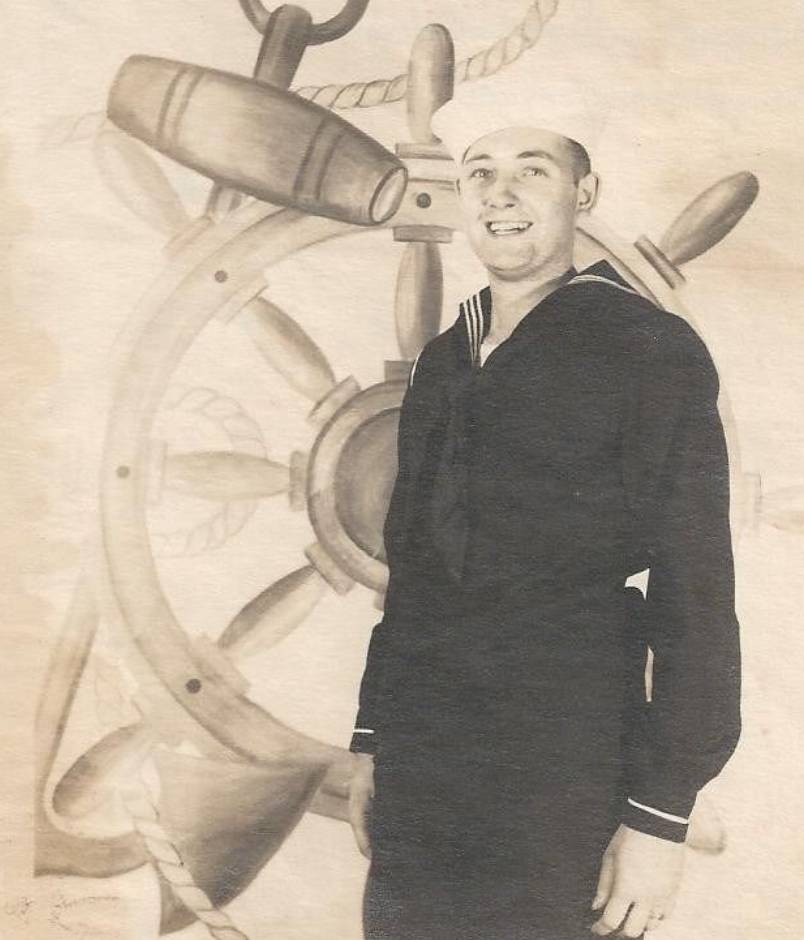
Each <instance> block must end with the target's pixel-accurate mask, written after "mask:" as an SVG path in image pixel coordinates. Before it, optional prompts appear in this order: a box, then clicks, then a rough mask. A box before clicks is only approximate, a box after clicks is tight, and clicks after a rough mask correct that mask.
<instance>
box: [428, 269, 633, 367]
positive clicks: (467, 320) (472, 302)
mask: <svg viewBox="0 0 804 940" xmlns="http://www.w3.org/2000/svg"><path fill="white" fill-rule="evenodd" d="M583 283H597V284H608V285H609V287H616V288H617V290H621V291H625V293H627V294H637V293H638V292H637V291H636V290H634V288H633V287H629V286H628V285H626V284H620V283H619V282H618V281H613V280H612V279H611V278H608V277H604V276H603V275H601V274H584V273H581V274H576V275H575V277H573V278H571V279H570V280H569V281H567V283H566V284H565V285H564V287H569V285H570V284H583ZM459 307H460V312H461V315H462V316H463V319H464V326H465V327H466V337H467V340H468V342H469V355H470V357H471V360H472V362H473V363H474V362H477V361H478V360H479V358H480V346H481V344H482V342H483V303H482V300H481V298H480V292H478V293H476V294H472V296H471V297H469V298H468V299H467V300H465V301H463V302H461V304H460V305H459ZM414 368H415V365H414ZM412 378H413V373H411V379H412Z"/></svg>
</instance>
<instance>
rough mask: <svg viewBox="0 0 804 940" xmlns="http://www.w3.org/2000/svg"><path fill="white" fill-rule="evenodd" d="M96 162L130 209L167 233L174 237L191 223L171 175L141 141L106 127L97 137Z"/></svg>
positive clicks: (118, 195) (107, 182) (158, 229)
mask: <svg viewBox="0 0 804 940" xmlns="http://www.w3.org/2000/svg"><path fill="white" fill-rule="evenodd" d="M95 161H96V163H97V166H98V169H99V170H100V173H101V176H102V177H103V180H104V182H105V183H106V185H107V186H108V187H109V188H110V189H111V190H112V191H113V192H114V194H115V195H116V196H117V197H118V199H120V201H121V202H122V203H123V204H124V205H125V206H126V208H128V209H130V210H131V212H133V213H134V214H135V215H137V216H139V217H140V218H141V219H143V221H145V222H147V223H148V224H149V225H151V226H152V227H153V228H155V229H156V230H157V231H159V232H162V234H163V235H165V236H167V237H173V236H174V235H176V234H177V232H180V231H182V230H183V229H184V228H185V227H186V226H187V225H189V224H190V217H189V216H188V215H187V212H186V210H185V208H184V206H183V204H182V202H181V199H180V198H179V196H178V194H177V193H176V191H175V190H174V189H173V186H172V185H171V183H170V182H169V180H168V178H167V176H165V174H164V172H163V170H162V168H161V167H160V166H159V164H158V163H157V162H156V160H155V159H154V158H153V157H152V156H151V154H150V153H149V151H148V150H147V149H146V148H145V147H143V145H142V144H141V143H139V141H137V140H134V138H132V137H129V136H128V135H127V134H122V133H120V131H118V130H117V129H116V128H113V127H105V128H104V129H103V130H101V132H100V133H99V134H98V136H97V137H96V138H95Z"/></svg>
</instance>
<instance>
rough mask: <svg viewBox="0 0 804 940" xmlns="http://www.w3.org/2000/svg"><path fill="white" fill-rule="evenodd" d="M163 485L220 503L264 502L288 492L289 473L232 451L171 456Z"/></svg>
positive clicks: (266, 462) (282, 467)
mask: <svg viewBox="0 0 804 940" xmlns="http://www.w3.org/2000/svg"><path fill="white" fill-rule="evenodd" d="M164 485H165V487H166V488H167V489H171V490H174V491H176V492H179V493H185V494H187V495H189V496H196V497H198V498H199V499H209V500H215V501H217V502H228V501H230V500H235V499H263V498H265V497H268V496H275V495H276V494H277V493H286V492H287V491H288V489H289V488H290V470H289V468H288V467H287V466H285V465H284V464H280V463H275V462H274V461H273V460H267V459H266V458H264V457H254V456H252V455H251V454H238V453H234V452H231V451H198V452H197V453H188V454H170V455H169V456H168V457H166V459H165V483H164Z"/></svg>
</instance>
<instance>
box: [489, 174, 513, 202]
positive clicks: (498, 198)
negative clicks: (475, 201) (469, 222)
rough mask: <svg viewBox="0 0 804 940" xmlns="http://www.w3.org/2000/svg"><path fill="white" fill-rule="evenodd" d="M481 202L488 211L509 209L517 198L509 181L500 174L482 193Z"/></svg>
mask: <svg viewBox="0 0 804 940" xmlns="http://www.w3.org/2000/svg"><path fill="white" fill-rule="evenodd" d="M483 202H484V203H485V205H486V206H487V207H488V208H489V209H511V208H513V207H514V206H515V205H516V204H517V202H518V198H517V195H516V192H515V191H514V187H513V186H512V185H511V180H510V179H509V178H508V177H507V176H503V175H502V174H500V175H499V176H497V177H496V178H495V179H494V181H493V182H492V183H491V184H490V185H489V187H488V188H487V189H486V191H485V193H484V199H483Z"/></svg>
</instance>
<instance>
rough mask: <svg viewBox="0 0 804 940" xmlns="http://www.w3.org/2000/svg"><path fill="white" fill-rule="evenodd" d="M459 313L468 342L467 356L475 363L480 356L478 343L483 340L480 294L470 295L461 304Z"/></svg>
mask: <svg viewBox="0 0 804 940" xmlns="http://www.w3.org/2000/svg"><path fill="white" fill-rule="evenodd" d="M460 311H461V314H462V315H463V319H464V326H465V327H466V337H467V339H468V341H469V355H470V357H471V360H472V362H476V361H477V357H478V355H479V354H480V343H481V341H482V339H483V307H482V304H481V301H480V294H479V293H478V294H472V296H471V297H470V298H469V299H468V300H467V301H466V302H464V303H461V305H460Z"/></svg>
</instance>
